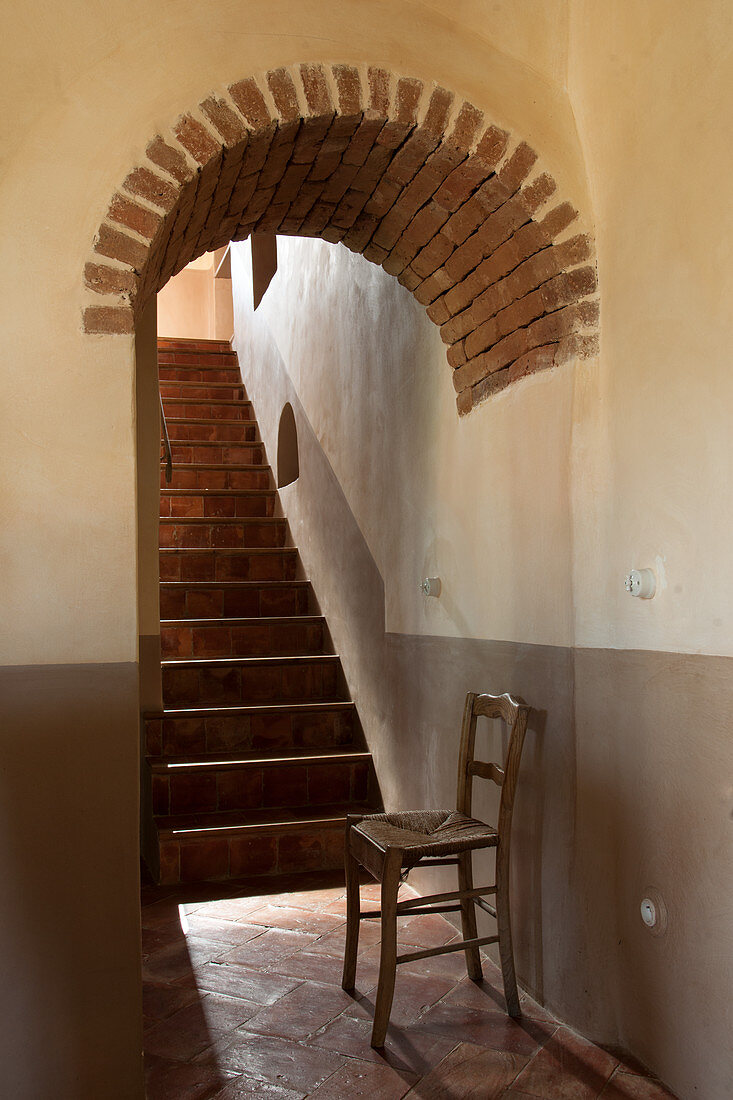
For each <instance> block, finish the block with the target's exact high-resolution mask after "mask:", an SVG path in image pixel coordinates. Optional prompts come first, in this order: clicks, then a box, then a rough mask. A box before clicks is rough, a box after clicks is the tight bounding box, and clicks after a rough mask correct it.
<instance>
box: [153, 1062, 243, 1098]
mask: <svg viewBox="0 0 733 1100" xmlns="http://www.w3.org/2000/svg"><path fill="white" fill-rule="evenodd" d="M228 1080H229V1074H226V1073H222V1071H221V1070H220V1069H219V1068H218V1067H217V1066H212V1065H190V1064H186V1063H184V1062H171V1061H169V1060H167V1059H163V1058H156V1057H154V1056H148V1055H146V1057H145V1096H146V1100H211V1098H212V1097H214V1096H216V1095H218V1094H219V1093H220V1092H221V1089H222V1087H223V1086H224V1085H225V1084H226V1082H227V1081H228Z"/></svg>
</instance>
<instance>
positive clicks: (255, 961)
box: [221, 928, 318, 970]
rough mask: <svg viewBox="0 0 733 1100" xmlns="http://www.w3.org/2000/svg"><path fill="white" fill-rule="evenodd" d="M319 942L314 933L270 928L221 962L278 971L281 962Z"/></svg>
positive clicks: (229, 953) (237, 948) (228, 954)
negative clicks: (271, 968) (270, 968)
mask: <svg viewBox="0 0 733 1100" xmlns="http://www.w3.org/2000/svg"><path fill="white" fill-rule="evenodd" d="M260 931H262V930H261V929H260ZM317 942H318V937H317V936H316V934H315V933H314V932H290V931H289V930H288V929H286V928H270V929H268V930H267V931H266V932H262V935H260V936H258V937H257V939H255V940H251V941H250V942H249V943H245V944H243V945H242V946H241V947H235V948H234V949H233V950H232V951H228V952H227V953H226V954H225V955H222V959H221V961H222V962H226V963H229V962H233V963H240V964H241V965H242V966H249V967H251V968H252V969H253V970H267V969H268V968H269V967H273V968H274V969H277V964H278V963H279V962H282V961H283V960H285V959H288V958H290V956H291V955H295V954H297V953H298V952H299V951H304V950H308V949H310V948H311V947H313V946H314V945H315V944H316V943H317Z"/></svg>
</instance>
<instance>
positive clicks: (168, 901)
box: [140, 895, 181, 929]
mask: <svg viewBox="0 0 733 1100" xmlns="http://www.w3.org/2000/svg"><path fill="white" fill-rule="evenodd" d="M140 916H141V923H142V926H143V928H164V927H168V928H171V927H173V928H179V929H180V927H181V918H180V914H179V911H178V902H177V901H176V897H175V895H173V896H168V897H165V898H163V899H162V900H161V901H158V902H155V903H153V904H151V905H145V906H143V908H142V910H141V913H140Z"/></svg>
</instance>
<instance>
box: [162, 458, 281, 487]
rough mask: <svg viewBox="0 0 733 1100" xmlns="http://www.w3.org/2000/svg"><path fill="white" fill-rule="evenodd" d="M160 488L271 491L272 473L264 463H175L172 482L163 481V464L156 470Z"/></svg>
mask: <svg viewBox="0 0 733 1100" xmlns="http://www.w3.org/2000/svg"><path fill="white" fill-rule="evenodd" d="M160 487H161V489H164V490H165V491H167V492H170V491H171V490H172V489H213V490H216V489H246V490H250V491H251V490H253V489H274V486H273V478H272V470H271V469H270V466H269V465H268V464H267V463H266V462H242V463H240V464H239V465H234V464H229V463H225V462H210V463H200V462H199V463H196V462H179V463H177V464H176V465H174V466H173V479H172V480H171V481H170V482H167V481H166V480H165V461H163V464H162V465H161V469H160Z"/></svg>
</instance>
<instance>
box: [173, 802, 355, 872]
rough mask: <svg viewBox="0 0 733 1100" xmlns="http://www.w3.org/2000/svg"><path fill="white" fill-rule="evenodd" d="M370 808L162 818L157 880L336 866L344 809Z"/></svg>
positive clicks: (349, 808)
mask: <svg viewBox="0 0 733 1100" xmlns="http://www.w3.org/2000/svg"><path fill="white" fill-rule="evenodd" d="M371 810H372V807H370V806H369V805H368V804H366V803H365V804H363V805H360V804H355V803H351V802H350V803H347V804H345V805H344V804H338V803H336V804H330V805H327V806H322V807H320V809H318V810H314V809H312V808H311V807H307V806H306V807H300V808H298V807H294V808H293V809H290V810H286V811H282V812H279V811H278V812H271V813H269V814H268V813H263V812H262V811H260V812H253V813H242V812H239V813H236V814H210V815H205V814H201V815H196V816H194V817H192V816H190V815H188V816H181V817H168V818H162V819H160V820H159V821H158V822H157V831H158V845H159V854H160V855H159V858H160V882H161V883H162V884H164V885H172V884H174V883H177V882H201V881H207V880H208V881H217V880H218V881H221V880H222V879H230V878H239V877H243V876H246V875H275V874H289V873H293V872H300V871H316V870H336V869H340V868H342V867H343V863H344V830H345V825H346V815H347V813H369V812H370V811H371Z"/></svg>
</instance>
